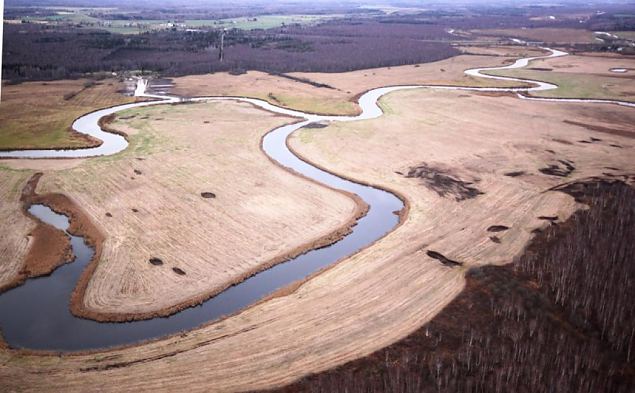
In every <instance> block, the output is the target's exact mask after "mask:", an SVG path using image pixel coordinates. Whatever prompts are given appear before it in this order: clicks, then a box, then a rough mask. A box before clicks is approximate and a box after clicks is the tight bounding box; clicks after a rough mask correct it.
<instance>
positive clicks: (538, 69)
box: [528, 67, 553, 71]
mask: <svg viewBox="0 0 635 393" xmlns="http://www.w3.org/2000/svg"><path fill="white" fill-rule="evenodd" d="M528 70H533V71H553V68H543V67H531V68H528Z"/></svg>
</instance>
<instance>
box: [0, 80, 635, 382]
mask: <svg viewBox="0 0 635 393" xmlns="http://www.w3.org/2000/svg"><path fill="white" fill-rule="evenodd" d="M381 104H382V106H383V107H384V109H385V110H386V115H385V116H383V117H382V118H380V119H376V120H371V121H364V122H356V123H348V124H337V123H336V124H333V125H331V126H329V127H327V128H323V129H317V130H316V129H310V130H303V131H301V132H300V133H299V134H298V135H296V136H294V137H292V139H291V142H290V143H291V146H292V147H293V148H294V149H295V150H296V151H298V152H299V153H300V154H302V155H303V156H304V157H306V158H307V159H309V160H311V161H313V162H315V163H317V164H319V165H322V166H325V167H327V168H329V169H331V170H334V171H336V172H338V173H342V174H352V173H354V174H355V175H354V177H356V178H359V179H360V180H364V181H367V182H370V183H374V184H378V185H380V186H384V187H387V188H390V189H393V190H395V191H396V192H398V193H400V194H401V195H403V196H404V197H405V198H406V199H407V201H408V203H409V206H410V212H409V214H408V215H407V217H406V218H405V221H404V222H403V224H402V225H401V226H400V227H399V228H397V229H396V230H395V231H394V232H392V233H390V234H389V235H388V236H386V237H385V238H383V239H382V240H380V241H379V242H377V243H376V244H374V245H373V246H371V247H369V248H367V249H365V250H363V251H361V252H360V253H358V254H356V255H354V256H352V257H351V258H348V259H346V260H344V261H342V262H340V263H339V264H336V265H335V266H334V267H332V268H330V269H328V270H326V271H325V272H323V273H321V274H319V275H317V276H315V277H314V278H313V279H311V280H309V281H307V282H306V283H304V284H303V285H301V286H299V287H298V288H297V289H296V290H295V291H293V292H291V293H288V294H286V295H285V296H280V297H275V298H272V299H270V300H268V301H265V302H262V303H259V304H257V305H255V306H253V307H251V308H249V309H247V310H245V311H244V312H242V313H240V314H238V315H235V316H232V317H230V318H227V319H225V320H222V321H220V322H216V323H212V324H210V325H208V326H206V327H203V328H201V329H198V330H195V331H192V332H189V333H187V334H186V335H181V336H174V337H171V338H168V339H165V340H160V341H157V342H153V343H149V344H146V345H143V346H138V347H133V348H128V349H118V350H113V351H110V352H106V353H94V354H84V355H73V356H63V357H58V356H38V355H29V354H25V353H19V352H14V351H3V352H1V353H0V364H2V366H0V379H2V380H5V381H7V388H8V389H20V390H38V389H44V388H46V389H53V390H55V389H57V388H62V387H63V388H64V389H65V390H69V391H73V390H75V391H82V390H87V389H88V390H91V389H103V390H112V389H114V388H113V387H114V386H116V387H117V390H119V391H121V390H127V391H133V390H136V391H139V390H143V391H149V390H153V389H159V388H160V389H179V388H182V386H183V384H184V383H185V381H187V384H188V386H189V389H191V390H193V391H197V390H200V391H208V390H216V391H237V390H247V389H254V388H266V387H274V386H280V385H284V384H286V383H289V382H291V381H294V380H296V379H297V378H299V377H301V376H303V375H306V374H307V373H309V372H317V371H321V370H325V369H329V368H332V367H334V366H336V365H339V364H342V363H345V362H347V361H349V360H352V359H356V358H359V357H363V356H365V355H368V354H369V353H371V352H373V351H375V350H377V349H380V348H383V347H385V346H387V345H389V344H390V343H393V342H395V341H397V340H399V339H400V338H403V337H405V336H407V335H408V334H410V333H411V332H413V331H415V330H416V329H417V328H418V327H420V326H421V325H423V324H424V323H426V322H427V321H429V320H430V319H431V318H432V317H434V316H435V315H436V314H437V313H438V312H440V311H441V310H442V309H443V308H444V307H445V305H447V304H448V303H449V302H450V301H451V300H452V299H453V298H454V297H455V296H457V294H458V293H459V292H460V291H461V290H462V288H463V285H464V277H463V276H464V273H465V271H466V268H468V267H473V266H481V265H485V264H497V265H502V264H506V263H509V262H511V261H512V260H513V258H514V257H515V256H517V255H519V254H520V253H521V252H522V251H523V249H524V247H525V245H526V243H527V241H528V240H529V239H530V238H531V237H532V231H533V230H535V229H537V228H544V227H547V226H550V225H554V223H558V222H561V221H563V220H566V219H567V218H568V217H569V216H570V215H571V214H572V213H573V212H574V211H575V210H576V209H577V208H579V207H580V205H579V204H577V203H576V202H575V201H574V200H573V198H572V197H570V196H567V195H565V194H562V193H559V192H548V189H549V188H551V187H553V186H556V185H558V184H562V183H564V182H569V181H573V180H576V179H581V178H586V177H588V176H604V177H609V178H621V177H622V175H623V174H625V173H629V174H632V173H633V172H634V171H635V163H634V162H633V161H632V159H630V158H631V157H632V152H633V148H634V146H635V139H634V138H633V136H634V135H633V132H632V127H631V124H632V123H633V121H634V120H635V118H634V116H635V114H634V113H633V111H632V110H630V109H627V108H622V107H618V106H612V105H604V106H598V105H580V104H564V103H540V102H527V101H521V100H518V99H515V98H512V97H504V96H502V97H501V96H489V95H475V94H466V93H465V92H449V91H432V90H425V89H421V90H416V91H408V92H399V93H394V94H391V95H389V96H387V97H385V98H384V99H383V100H382V103H381ZM421 108H425V111H423V110H421ZM172 110H174V111H175V114H174V117H178V116H179V113H180V111H186V112H187V111H191V110H196V109H191V108H182V107H170V108H154V109H152V110H151V111H154V112H149V113H150V114H151V116H150V117H151V118H152V119H153V120H152V123H151V124H148V125H147V126H145V127H147V128H144V127H143V124H146V123H143V124H137V125H136V126H135V127H136V128H144V129H145V130H151V129H154V128H155V127H161V124H162V123H163V122H172V120H170V121H166V120H154V119H157V118H160V117H164V118H168V116H167V115H168V114H170V119H173V115H172V113H170V112H165V113H161V111H172ZM243 110H247V108H244V109H243ZM250 110H251V109H250ZM501 113H507V114H509V116H505V117H501V116H500V114H501ZM536 113H541V116H540V117H537V116H536V115H535V114H536ZM137 116H138V115H137ZM214 116H222V112H220V113H215V115H214ZM234 116H235V114H234ZM200 120H202V119H200ZM210 120H211V121H212V124H213V123H214V122H217V121H218V120H215V117H212V118H211V119H210ZM138 121H139V119H138V118H135V119H130V124H131V125H134V123H136V122H138ZM565 121H566V122H565ZM190 126H191V125H190ZM598 126H602V127H604V128H603V129H601V130H597V127H598ZM169 128H170V130H171V132H174V133H175V134H176V135H179V134H180V132H179V131H178V125H176V124H171V125H170V127H169ZM148 132H149V131H148ZM173 138H175V139H176V138H177V136H174V137H173ZM133 140H134V136H133ZM196 142H197V144H198V143H204V141H200V140H197V141H196ZM133 144H134V142H133ZM157 145H158V146H156V145H155V146H150V147H148V148H147V149H148V151H149V152H151V153H152V154H148V157H151V156H152V155H159V154H161V152H164V153H166V154H165V155H163V156H161V158H162V162H163V163H164V165H167V164H170V162H171V161H170V156H171V155H177V154H178V152H177V151H176V150H171V151H167V150H161V149H167V148H166V147H165V146H166V145H165V144H158V143H157ZM170 146H172V144H170ZM174 146H175V148H174V149H176V148H178V147H179V144H174ZM210 148H211V147H210ZM142 150H143V149H142ZM225 150H227V148H225ZM186 153H188V155H189V154H193V153H192V151H187V150H186ZM124 154H125V155H128V156H129V157H136V156H138V155H139V154H140V150H139V147H137V146H134V145H133V148H132V149H131V150H130V151H129V152H128V153H124ZM150 160H151V158H148V159H147V160H146V161H139V162H138V161H134V160H130V161H127V158H121V157H119V158H117V159H103V161H113V162H108V164H109V165H110V167H109V168H110V169H109V170H110V171H112V172H116V173H118V175H117V176H116V179H115V180H116V181H113V180H109V181H104V182H103V184H104V185H105V186H106V188H107V189H106V191H105V192H104V194H106V195H110V193H111V192H112V191H110V190H108V188H110V187H113V186H112V185H111V184H118V182H120V183H122V184H126V183H127V184H131V183H128V182H129V180H127V177H129V176H134V175H133V174H132V173H131V172H132V171H133V170H134V169H139V170H141V171H142V172H143V174H142V175H138V176H135V178H136V180H135V181H134V182H138V183H134V182H132V183H134V184H139V183H140V184H142V185H143V184H145V181H146V180H145V179H143V177H145V176H148V177H154V176H158V172H160V171H161V169H160V168H158V167H157V166H151V165H150V162H149V161H150ZM118 161H121V162H122V164H118ZM94 162H95V163H94V164H92V165H95V166H100V165H104V163H100V162H99V160H95V161H94ZM166 162H167V164H165V163H166ZM124 163H125V164H126V165H124ZM117 165H121V167H122V168H123V169H121V168H118V167H117ZM90 168H91V166H88V165H86V164H83V165H82V166H80V167H78V169H77V171H79V172H77V171H76V172H75V174H76V175H77V174H80V172H82V173H81V175H82V176H81V177H82V178H90V176H88V175H87V173H83V172H84V171H87V170H88V169H90ZM228 170H229V169H228ZM241 173H245V171H244V168H243V169H242V172H241ZM247 173H248V172H247ZM550 173H551V174H550ZM106 175H107V176H110V175H109V174H105V175H104V176H106ZM76 177H78V176H76ZM166 179H169V177H166ZM45 180H47V185H46V186H45V187H43V188H44V189H52V188H53V187H55V188H58V187H60V186H61V185H62V184H63V185H64V187H63V189H64V190H71V189H75V190H76V189H78V188H80V187H79V185H76V184H75V183H74V182H73V180H72V179H66V178H65V177H64V176H62V175H59V174H57V175H55V176H46V177H45ZM153 181H154V182H156V179H153ZM166 181H167V180H166ZM294 182H297V179H294ZM211 184H212V183H210V185H211ZM82 187H85V188H86V189H87V190H88V189H90V187H91V186H90V184H88V185H87V186H82ZM117 187H121V186H119V185H118V186H117ZM102 188H104V187H103V186H102ZM205 188H207V187H205ZM201 190H203V188H201V187H196V188H195V189H194V188H192V190H191V195H192V196H195V193H197V192H199V191H201ZM209 190H210V191H213V192H216V193H217V195H218V197H217V199H215V200H213V201H214V203H217V202H219V201H221V200H222V198H223V193H224V192H227V191H223V189H220V188H218V187H216V188H214V189H212V188H210V189H209ZM85 192H86V191H74V192H73V193H70V192H69V194H70V195H71V196H72V197H73V198H75V199H76V200H78V201H80V203H81V204H84V203H85V202H89V201H86V200H84V199H85V196H82V195H83V194H84V193H85ZM119 192H120V191H119ZM288 192H289V191H288V190H285V195H287V194H288ZM118 195H119V194H118ZM136 195H154V194H153V193H147V192H146V193H137V194H136ZM94 197H95V196H93V198H94ZM124 197H125V196H124ZM138 199H139V198H137V199H136V201H138ZM194 199H195V198H194ZM124 201H126V200H125V199H118V200H117V203H116V206H115V204H114V203H113V204H112V205H109V201H107V200H106V201H103V202H102V203H100V204H97V203H95V202H90V203H93V204H94V205H100V206H99V207H98V208H95V207H92V208H89V209H88V212H89V213H90V215H91V216H92V217H94V219H95V220H96V221H98V222H103V221H102V220H104V219H103V218H102V215H103V214H104V211H106V209H108V210H111V211H112V213H113V218H114V219H116V220H124V219H126V218H123V217H126V216H128V215H129V214H130V213H129V208H130V207H132V205H131V204H130V203H129V202H125V203H124ZM197 207H198V206H197ZM349 207H350V206H349ZM146 208H147V207H146ZM199 208H200V207H199ZM115 209H118V210H115ZM143 209H144V207H141V211H140V213H141V214H143V215H144V217H143V218H145V220H144V221H143V225H148V224H149V222H150V221H149V218H146V217H145V214H144V213H145V212H143ZM166 213H167V212H166ZM232 214H235V213H234V212H232ZM244 214H245V213H244V212H241V214H240V215H235V216H233V217H238V216H240V217H242V216H243V215H244ZM541 217H542V218H541ZM555 217H557V218H555ZM269 222H270V221H269ZM112 225H116V223H114V222H113V223H110V222H109V224H108V227H106V228H105V229H106V230H110V229H109V228H110V227H111V226H112ZM129 225H133V227H134V225H140V224H139V223H138V222H131V223H130V224H129ZM170 233H172V232H170ZM494 237H495V238H496V240H494V239H493V238H494ZM439 255H441V257H440V256H439ZM431 256H436V258H438V259H435V258H433V257H431ZM442 257H444V258H446V259H450V260H454V261H456V262H458V263H462V264H463V266H458V267H450V266H446V265H445V264H443V263H441V261H443V260H444V258H442Z"/></svg>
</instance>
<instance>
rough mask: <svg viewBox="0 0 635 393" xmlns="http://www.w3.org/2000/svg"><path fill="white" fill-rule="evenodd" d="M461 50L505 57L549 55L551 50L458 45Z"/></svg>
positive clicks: (474, 53)
mask: <svg viewBox="0 0 635 393" xmlns="http://www.w3.org/2000/svg"><path fill="white" fill-rule="evenodd" d="M457 49H459V50H461V52H463V53H465V54H469V55H475V56H504V57H518V58H523V57H536V56H544V55H548V54H549V52H547V51H544V50H542V49H540V48H535V47H529V46H493V45H492V46H483V45H479V44H475V45H463V46H459V47H457Z"/></svg>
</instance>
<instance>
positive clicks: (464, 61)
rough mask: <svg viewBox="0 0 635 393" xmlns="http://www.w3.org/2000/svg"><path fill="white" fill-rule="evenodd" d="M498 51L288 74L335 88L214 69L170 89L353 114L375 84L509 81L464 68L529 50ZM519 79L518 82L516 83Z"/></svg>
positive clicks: (501, 61)
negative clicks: (360, 98)
mask: <svg viewBox="0 0 635 393" xmlns="http://www.w3.org/2000/svg"><path fill="white" fill-rule="evenodd" d="M496 52H497V54H505V56H499V57H493V56H471V55H462V56H457V57H453V58H450V59H446V60H442V61H438V62H434V63H425V64H419V65H409V66H400V67H385V68H376V69H370V70H360V71H351V72H344V73H301V72H297V73H290V74H289V75H290V76H292V77H295V78H300V79H304V80H308V81H310V82H312V83H320V84H325V85H328V86H330V87H331V88H327V87H315V86H313V85H311V84H310V83H305V82H300V81H296V80H291V79H287V78H283V77H278V76H273V75H269V74H265V73H262V72H256V71H250V72H248V73H246V74H242V75H237V76H234V75H229V74H227V73H215V74H207V75H192V76H185V77H181V78H175V79H174V83H175V88H174V89H173V91H172V92H173V93H174V94H177V95H184V96H209V95H228V96H248V97H255V98H260V99H263V100H267V101H269V102H271V103H272V104H275V105H279V106H283V107H287V108H292V109H298V110H303V111H308V112H313V113H320V114H334V115H352V114H356V113H358V111H359V108H358V106H357V102H356V101H357V97H358V96H359V95H360V94H361V93H364V92H365V91H367V90H370V89H373V88H376V87H382V86H390V85H404V84H434V85H456V86H483V85H485V84H487V85H488V86H489V85H492V86H510V84H509V83H508V82H498V81H483V80H482V79H476V78H472V77H470V76H467V75H465V74H464V72H463V71H465V70H466V69H468V68H475V67H486V66H492V67H494V66H497V65H502V64H505V63H506V62H509V61H511V57H513V56H517V55H518V54H519V53H525V51H519V50H518V48H514V47H509V48H508V49H500V50H498V51H496ZM532 52H533V51H532ZM488 54H489V53H488ZM510 56H511V57H510ZM517 85H518V84H517V83H516V84H515V86H517Z"/></svg>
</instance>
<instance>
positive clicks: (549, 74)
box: [491, 56, 635, 102]
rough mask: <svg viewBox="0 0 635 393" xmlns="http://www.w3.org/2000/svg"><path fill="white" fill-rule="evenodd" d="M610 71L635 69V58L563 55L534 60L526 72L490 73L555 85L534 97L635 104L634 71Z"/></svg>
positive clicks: (519, 70)
mask: <svg viewBox="0 0 635 393" xmlns="http://www.w3.org/2000/svg"><path fill="white" fill-rule="evenodd" d="M611 68H626V69H630V70H634V69H635V59H634V58H629V57H607V56H602V57H598V56H565V57H557V58H553V59H544V60H536V61H534V62H532V63H531V64H530V66H529V68H527V69H517V70H503V71H493V72H491V73H492V74H494V75H505V76H513V77H519V78H529V79H535V80H541V81H545V82H551V83H555V84H557V85H558V86H559V88H558V89H556V90H548V91H541V92H534V93H532V95H535V96H537V97H558V98H598V99H613V100H621V101H632V102H635V73H634V72H635V71H630V72H627V73H624V74H619V73H615V72H611V71H610V69H611Z"/></svg>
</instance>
